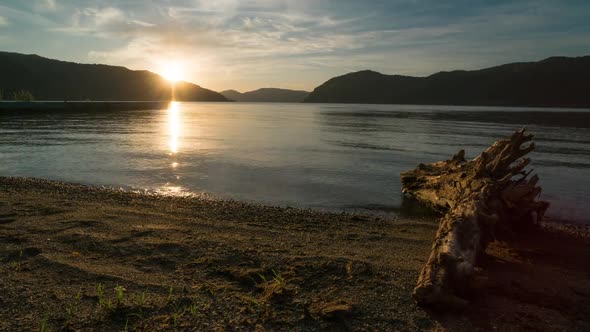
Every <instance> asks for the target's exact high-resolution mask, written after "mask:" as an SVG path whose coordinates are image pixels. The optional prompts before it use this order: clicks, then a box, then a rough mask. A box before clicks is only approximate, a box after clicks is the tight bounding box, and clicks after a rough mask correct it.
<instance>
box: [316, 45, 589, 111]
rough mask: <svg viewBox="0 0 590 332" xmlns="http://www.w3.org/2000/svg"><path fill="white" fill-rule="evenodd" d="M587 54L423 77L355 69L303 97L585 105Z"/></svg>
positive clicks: (387, 101) (350, 100)
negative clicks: (356, 70)
mask: <svg viewBox="0 0 590 332" xmlns="http://www.w3.org/2000/svg"><path fill="white" fill-rule="evenodd" d="M588 86H590V56H584V57H576V58H569V57H552V58H548V59H545V60H542V61H538V62H522V63H511V64H505V65H501V66H496V67H491V68H486V69H481V70H470V71H466V70H457V71H451V72H439V73H436V74H433V75H430V76H428V77H411V76H401V75H384V74H380V73H377V72H374V71H369V70H366V71H359V72H354V73H350V74H346V75H343V76H339V77H335V78H332V79H330V80H328V81H327V82H325V83H324V84H322V85H320V86H319V87H317V88H316V89H315V90H314V91H313V92H311V93H310V95H309V96H308V97H307V98H306V99H305V101H306V102H315V103H378V104H428V105H488V106H540V107H590V93H588Z"/></svg>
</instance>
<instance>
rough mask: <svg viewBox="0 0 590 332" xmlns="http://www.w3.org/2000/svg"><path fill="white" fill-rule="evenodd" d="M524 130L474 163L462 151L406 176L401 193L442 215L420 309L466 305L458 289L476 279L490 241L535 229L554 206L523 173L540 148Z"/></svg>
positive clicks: (420, 290) (421, 286)
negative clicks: (478, 262) (531, 155)
mask: <svg viewBox="0 0 590 332" xmlns="http://www.w3.org/2000/svg"><path fill="white" fill-rule="evenodd" d="M532 138H533V135H531V134H527V133H526V132H525V130H524V129H522V130H519V131H517V132H515V133H514V134H513V135H512V136H511V137H510V138H509V139H502V140H499V141H497V142H495V143H494V144H493V145H492V146H490V147H489V148H487V149H486V150H485V151H484V152H482V153H481V154H480V155H479V156H477V157H476V158H474V159H472V160H466V159H465V151H463V150H461V151H459V152H458V153H457V154H456V155H455V156H453V158H452V159H450V160H446V161H439V162H436V163H432V164H427V165H425V164H420V165H418V167H417V168H416V169H414V170H411V171H407V172H404V173H402V174H401V182H402V192H404V193H405V194H407V195H409V196H411V197H414V198H416V199H417V200H419V201H420V202H422V203H424V204H426V205H428V206H430V207H432V208H434V209H436V210H439V211H442V212H446V214H445V216H444V217H443V218H442V219H441V221H440V225H439V228H438V230H437V233H436V236H435V240H434V244H433V246H432V251H431V254H430V257H429V258H428V261H427V262H426V264H425V265H424V267H423V268H422V271H421V272H420V275H419V278H418V282H417V284H416V288H415V289H414V294H413V296H414V298H415V299H416V301H417V302H418V303H420V304H443V305H445V304H451V305H457V304H464V300H462V299H461V298H459V297H457V296H456V294H457V289H458V287H461V286H462V285H465V282H467V281H468V280H469V277H470V276H471V275H472V274H473V271H474V267H475V263H476V260H477V257H478V256H480V255H481V254H482V253H483V252H484V251H485V248H486V247H487V245H488V244H489V243H490V241H493V240H494V239H496V238H497V237H499V236H503V235H506V234H513V233H514V232H519V231H523V230H525V229H527V228H528V227H531V226H533V225H535V224H536V223H537V222H538V221H539V220H540V219H541V218H542V217H543V215H544V213H545V211H546V209H547V207H548V206H549V204H548V203H547V202H544V201H539V200H538V197H539V194H540V193H541V188H540V187H538V186H537V182H538V180H539V178H538V177H537V176H536V175H535V176H533V177H531V178H529V175H530V173H531V172H530V171H529V172H526V171H525V170H524V168H525V167H526V166H527V165H528V164H529V162H530V160H529V159H528V158H522V157H524V156H525V155H526V154H528V153H529V152H531V151H532V150H533V149H534V148H535V145H534V143H529V144H528V145H527V146H525V147H523V144H525V143H527V142H530V141H531V140H532Z"/></svg>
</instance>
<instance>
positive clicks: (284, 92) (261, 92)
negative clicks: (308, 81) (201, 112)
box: [221, 88, 309, 103]
mask: <svg viewBox="0 0 590 332" xmlns="http://www.w3.org/2000/svg"><path fill="white" fill-rule="evenodd" d="M221 94H222V95H224V96H225V97H226V98H227V99H231V100H234V101H242V102H275V103H280V102H283V103H300V102H302V101H303V100H304V99H305V98H306V97H307V95H309V92H307V91H299V90H288V89H277V88H263V89H258V90H254V91H248V92H244V93H240V92H238V91H236V90H226V91H222V92H221Z"/></svg>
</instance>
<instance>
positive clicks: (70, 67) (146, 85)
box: [0, 52, 227, 101]
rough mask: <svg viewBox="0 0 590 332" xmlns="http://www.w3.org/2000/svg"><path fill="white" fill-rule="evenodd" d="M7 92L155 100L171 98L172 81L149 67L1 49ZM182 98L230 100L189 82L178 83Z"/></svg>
mask: <svg viewBox="0 0 590 332" xmlns="http://www.w3.org/2000/svg"><path fill="white" fill-rule="evenodd" d="M0 73H1V75H0V90H2V91H3V92H4V96H9V95H11V94H12V93H13V92H15V91H19V90H28V91H30V92H31V93H32V94H33V96H34V97H35V99H37V100H62V101H63V100H72V101H73V100H99V101H115V100H116V101H154V100H169V99H170V95H171V93H170V83H169V82H168V81H166V80H165V79H164V78H162V77H161V76H159V75H157V74H154V73H152V72H150V71H147V70H130V69H127V68H125V67H119V66H108V65H100V64H79V63H74V62H65V61H59V60H53V59H47V58H44V57H40V56H38V55H25V54H19V53H9V52H0ZM176 99H177V100H180V101H227V99H226V98H225V97H224V96H223V95H221V94H219V93H217V92H215V91H211V90H208V89H204V88H202V87H200V86H198V85H196V84H192V83H189V82H178V83H176Z"/></svg>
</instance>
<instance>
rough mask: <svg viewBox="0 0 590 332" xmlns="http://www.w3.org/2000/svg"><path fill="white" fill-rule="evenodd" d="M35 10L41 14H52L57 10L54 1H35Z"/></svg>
mask: <svg viewBox="0 0 590 332" xmlns="http://www.w3.org/2000/svg"><path fill="white" fill-rule="evenodd" d="M35 1H36V2H35V9H36V10H37V11H41V12H46V11H47V12H52V11H55V10H56V9H57V3H56V0H35Z"/></svg>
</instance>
